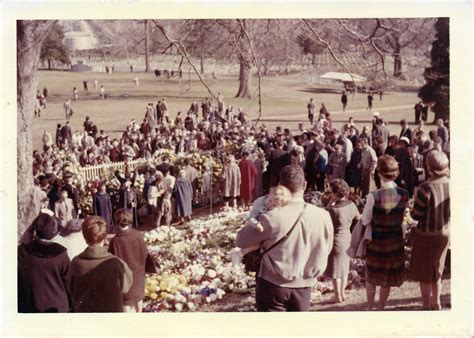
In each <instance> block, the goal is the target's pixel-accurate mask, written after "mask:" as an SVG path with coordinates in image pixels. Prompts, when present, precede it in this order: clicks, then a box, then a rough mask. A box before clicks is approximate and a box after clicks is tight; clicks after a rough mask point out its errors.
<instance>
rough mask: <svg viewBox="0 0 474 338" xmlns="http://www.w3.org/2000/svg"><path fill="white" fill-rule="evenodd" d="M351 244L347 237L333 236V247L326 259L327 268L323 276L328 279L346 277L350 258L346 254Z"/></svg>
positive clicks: (349, 238)
mask: <svg viewBox="0 0 474 338" xmlns="http://www.w3.org/2000/svg"><path fill="white" fill-rule="evenodd" d="M350 244H351V237H350V234H349V236H335V237H334V245H333V248H332V250H331V254H330V255H329V258H328V266H327V268H326V271H325V272H324V275H325V276H327V277H329V278H341V277H347V275H348V274H349V264H350V261H351V258H350V257H349V255H348V254H347V251H348V250H349V247H350Z"/></svg>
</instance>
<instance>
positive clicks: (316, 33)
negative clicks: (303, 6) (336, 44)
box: [302, 19, 355, 83]
mask: <svg viewBox="0 0 474 338" xmlns="http://www.w3.org/2000/svg"><path fill="white" fill-rule="evenodd" d="M302 20H303V22H304V23H305V24H306V26H308V28H309V30H310V31H311V32H312V33H313V34H314V36H315V37H316V39H317V41H318V43H319V44H321V45H323V46H324V47H325V48H326V49H327V50H328V52H329V54H330V55H331V57H332V58H333V60H334V61H336V63H337V64H339V65H341V66H342V68H344V70H345V71H346V73H349V75H350V77H351V79H352V81H353V82H354V83H355V78H354V75H353V74H352V72H351V71H350V70H349V68H347V66H346V65H345V64H344V63H343V62H342V61H340V60H339V59H338V58H337V57H336V55H335V54H334V51H333V50H332V48H331V45H330V44H329V43H328V42H327V41H325V40H323V39H322V38H321V36H320V35H319V33H318V32H317V31H316V30H315V29H314V28H313V26H311V24H310V23H309V21H308V20H307V19H302Z"/></svg>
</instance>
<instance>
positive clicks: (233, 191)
mask: <svg viewBox="0 0 474 338" xmlns="http://www.w3.org/2000/svg"><path fill="white" fill-rule="evenodd" d="M222 179H223V195H224V202H225V207H226V208H227V207H228V206H229V202H232V207H234V208H235V207H237V197H239V193H240V181H241V177H240V169H239V166H238V165H237V164H236V163H235V157H234V156H233V155H229V157H228V158H227V159H226V160H225V164H224V168H223V170H222Z"/></svg>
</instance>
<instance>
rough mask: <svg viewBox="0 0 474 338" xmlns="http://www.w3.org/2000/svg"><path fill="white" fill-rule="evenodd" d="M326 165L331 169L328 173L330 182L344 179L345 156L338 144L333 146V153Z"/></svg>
mask: <svg viewBox="0 0 474 338" xmlns="http://www.w3.org/2000/svg"><path fill="white" fill-rule="evenodd" d="M328 165H329V167H330V168H331V170H330V171H331V172H330V173H329V180H330V181H332V180H335V179H344V178H345V175H346V166H347V160H346V155H345V154H344V153H343V152H342V146H341V145H340V144H336V145H335V146H334V152H333V153H332V154H331V156H329V163H328Z"/></svg>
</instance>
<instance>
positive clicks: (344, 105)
mask: <svg viewBox="0 0 474 338" xmlns="http://www.w3.org/2000/svg"><path fill="white" fill-rule="evenodd" d="M341 103H342V111H343V112H345V111H346V107H347V95H346V92H345V91H342V95H341Z"/></svg>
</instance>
